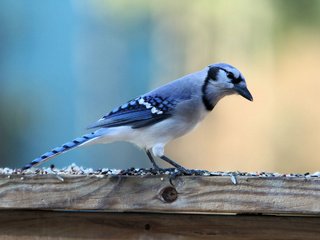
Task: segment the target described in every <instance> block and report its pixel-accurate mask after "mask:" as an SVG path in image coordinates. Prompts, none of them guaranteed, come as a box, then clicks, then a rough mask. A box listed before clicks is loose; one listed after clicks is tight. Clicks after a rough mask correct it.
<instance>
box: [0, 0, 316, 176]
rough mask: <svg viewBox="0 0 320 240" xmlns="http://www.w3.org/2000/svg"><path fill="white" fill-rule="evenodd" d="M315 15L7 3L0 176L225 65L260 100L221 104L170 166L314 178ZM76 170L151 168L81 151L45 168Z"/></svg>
mask: <svg viewBox="0 0 320 240" xmlns="http://www.w3.org/2000/svg"><path fill="white" fill-rule="evenodd" d="M319 12H320V1H319V0H308V1H305V0H291V1H288V0H260V1H256V0H242V1H239V0H229V1H224V0H197V1H193V0H176V1H168V0H163V1H156V0H135V1H129V0H117V1H113V0H90V1H85V0H69V1H67V0H48V1H42V0H30V1H23V0H15V1H11V0H2V1H0V43H1V44H0V76H1V77H0V134H1V140H0V167H5V166H8V167H20V166H22V165H23V164H25V163H27V162H29V161H31V160H32V159H33V158H35V157H37V156H38V155H40V154H42V153H44V152H46V151H48V150H50V149H51V148H53V147H56V146H58V145H60V144H62V143H64V142H66V141H68V140H71V139H73V138H74V137H77V136H78V135H81V134H83V133H86V129H85V128H86V126H88V125H89V124H90V123H92V122H94V121H96V120H97V119H99V118H100V117H101V116H103V115H104V114H106V113H107V112H109V111H110V110H112V108H114V107H117V105H120V104H122V103H123V102H125V101H127V100H129V99H132V98H134V97H136V96H138V95H139V94H142V93H144V92H146V91H148V90H151V89H152V88H154V87H157V86H160V85H161V84H165V83H167V82H169V81H171V80H173V79H175V78H178V77H180V76H182V75H184V74H187V73H190V72H193V71H196V70H199V69H201V68H203V67H204V66H206V65H208V64H211V63H214V62H228V63H230V64H232V65H234V66H236V67H237V68H239V69H240V70H241V71H242V73H243V75H244V76H245V77H246V79H247V83H248V86H249V89H250V91H251V92H252V93H253V95H254V99H255V101H254V102H253V103H249V102H247V101H244V100H243V99H241V98H240V97H238V96H232V97H228V98H225V99H223V100H222V101H221V102H220V103H219V104H218V105H217V106H216V108H215V109H214V112H213V113H211V114H210V116H209V117H208V118H207V119H206V120H205V121H204V122H203V124H201V125H200V126H199V127H198V128H197V129H196V130H195V131H193V132H192V133H190V134H189V135H187V136H185V137H183V138H181V139H178V140H176V141H174V142H173V143H170V144H169V145H168V147H167V154H168V156H170V157H171V158H173V159H175V160H176V161H177V162H179V163H180V164H182V165H185V166H186V167H189V168H197V169H209V170H221V171H228V170H230V171H235V170H239V171H254V172H255V171H258V172H259V171H275V172H315V171H317V170H319V159H320V153H319V151H317V150H318V146H319V144H320V137H319V132H320V125H319V122H320V108H319V106H317V103H318V102H319V100H320V99H319V93H318V91H319V90H318V89H320V81H319V77H318V75H319V74H318V69H319V63H320V60H319V59H320V14H319ZM73 162H75V163H76V164H78V165H83V166H85V167H93V168H102V167H108V168H128V167H132V166H133V167H137V168H139V167H151V166H150V163H149V162H148V160H147V158H146V157H145V155H144V153H143V151H141V150H138V149H137V148H136V147H134V146H131V145H130V144H127V143H112V144H108V145H101V146H91V147H88V148H83V149H77V150H75V151H72V152H70V153H66V154H64V155H62V156H59V157H58V158H55V159H54V160H52V161H51V162H49V164H50V163H53V164H55V165H56V166H58V167H62V166H66V165H69V164H71V163H73ZM47 165H48V164H47ZM164 166H165V165H164Z"/></svg>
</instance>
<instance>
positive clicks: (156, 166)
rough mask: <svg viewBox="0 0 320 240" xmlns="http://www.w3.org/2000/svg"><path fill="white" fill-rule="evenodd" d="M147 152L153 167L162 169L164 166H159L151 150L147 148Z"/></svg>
mask: <svg viewBox="0 0 320 240" xmlns="http://www.w3.org/2000/svg"><path fill="white" fill-rule="evenodd" d="M146 154H147V156H148V158H149V160H150V162H151V163H152V165H153V168H154V169H155V170H161V169H162V168H161V167H159V166H158V165H157V164H156V162H155V160H154V158H153V156H152V154H151V152H150V151H149V150H146Z"/></svg>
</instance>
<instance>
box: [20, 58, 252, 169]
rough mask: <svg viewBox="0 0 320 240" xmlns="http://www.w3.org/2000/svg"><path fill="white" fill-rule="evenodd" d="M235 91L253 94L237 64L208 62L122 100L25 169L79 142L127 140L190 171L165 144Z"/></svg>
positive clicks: (148, 154) (197, 121)
mask: <svg viewBox="0 0 320 240" xmlns="http://www.w3.org/2000/svg"><path fill="white" fill-rule="evenodd" d="M231 94H239V95H241V96H242V97H244V98H246V99H248V100H250V101H252V100H253V98H252V95H251V94H250V92H249V90H248V88H247V86H246V82H245V79H244V77H243V75H242V74H241V73H240V71H239V70H238V69H236V68H235V67H233V66H231V65H229V64H226V63H217V64H212V65H209V66H208V67H206V68H204V69H202V70H201V71H198V72H195V73H191V74H189V75H186V76H184V77H181V78H179V79H177V80H175V81H172V82H170V83H168V84H166V85H164V86H162V87H159V88H157V89H155V90H153V91H151V92H148V93H146V94H144V95H141V96H139V97H137V98H135V99H133V100H131V101H129V102H127V103H125V104H123V105H121V106H120V107H118V108H116V109H114V110H113V111H111V112H110V113H108V114H107V115H105V116H103V117H102V118H101V119H99V120H98V121H97V122H95V123H94V124H92V125H91V126H89V128H88V129H96V130H95V131H93V132H92V133H89V134H86V135H83V136H82V137H79V138H76V139H74V140H73V141H71V142H67V143H65V144H63V145H62V146H60V147H57V148H54V149H52V150H51V151H49V152H46V153H44V154H43V155H41V156H40V157H38V158H36V159H34V160H33V161H32V162H31V163H29V164H28V165H26V166H24V167H23V170H24V169H28V168H30V167H33V166H37V165H39V164H41V163H43V162H45V161H47V160H49V159H50V158H53V157H55V156H57V155H59V154H61V153H64V152H67V151H69V150H71V149H74V148H76V147H80V146H85V145H89V144H94V143H110V142H115V141H127V142H131V143H133V144H135V145H137V146H138V147H140V148H142V149H144V150H145V152H146V154H147V156H148V158H149V159H150V161H151V163H152V164H153V167H154V168H155V169H157V170H159V169H160V167H159V166H158V165H157V164H156V162H155V159H154V157H158V158H160V159H162V160H164V161H166V162H168V163H169V164H171V165H173V166H174V167H176V168H177V169H178V170H179V171H181V172H183V173H188V172H189V170H188V169H186V168H184V167H183V166H181V165H179V164H178V163H176V162H174V161H173V160H171V159H170V158H168V157H167V156H166V155H165V153H164V147H165V145H166V144H167V143H168V142H170V141H171V140H173V139H175V138H178V137H181V136H183V135H185V134H186V133H188V132H190V131H191V130H192V129H194V128H195V127H196V126H197V125H198V123H199V122H201V120H203V119H204V117H205V116H206V115H207V114H208V113H209V112H211V111H212V109H213V108H214V106H215V105H216V104H217V103H218V101H219V100H220V99H221V98H223V97H224V96H227V95H231Z"/></svg>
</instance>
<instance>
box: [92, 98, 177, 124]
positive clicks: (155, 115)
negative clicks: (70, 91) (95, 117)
mask: <svg viewBox="0 0 320 240" xmlns="http://www.w3.org/2000/svg"><path fill="white" fill-rule="evenodd" d="M175 105H176V103H175V101H173V100H170V99H169V98H163V97H161V96H141V97H139V98H136V99H134V100H131V101H129V102H127V103H125V104H123V105H122V106H120V107H118V108H116V109H114V110H113V111H112V112H110V113H109V114H108V115H106V116H104V117H102V118H101V119H100V120H99V121H97V122H96V123H94V124H93V125H91V126H89V127H88V128H99V127H105V128H109V127H119V126H131V127H132V128H141V127H146V126H150V125H152V124H155V123H158V122H160V121H162V120H164V119H166V118H168V117H170V116H171V113H172V110H173V108H174V107H175Z"/></svg>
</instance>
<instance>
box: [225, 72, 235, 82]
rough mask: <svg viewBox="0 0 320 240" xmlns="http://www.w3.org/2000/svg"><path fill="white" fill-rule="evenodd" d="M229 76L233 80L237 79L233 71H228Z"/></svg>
mask: <svg viewBox="0 0 320 240" xmlns="http://www.w3.org/2000/svg"><path fill="white" fill-rule="evenodd" d="M227 77H228V78H230V79H231V80H234V79H235V77H234V75H233V73H231V72H228V73H227Z"/></svg>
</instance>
